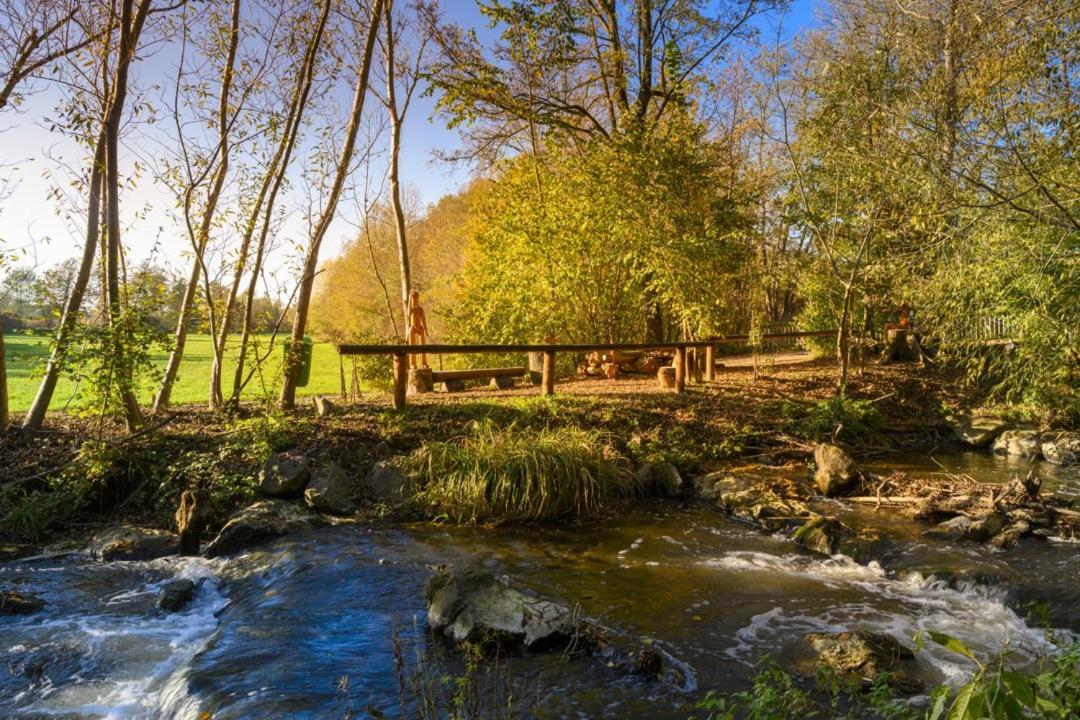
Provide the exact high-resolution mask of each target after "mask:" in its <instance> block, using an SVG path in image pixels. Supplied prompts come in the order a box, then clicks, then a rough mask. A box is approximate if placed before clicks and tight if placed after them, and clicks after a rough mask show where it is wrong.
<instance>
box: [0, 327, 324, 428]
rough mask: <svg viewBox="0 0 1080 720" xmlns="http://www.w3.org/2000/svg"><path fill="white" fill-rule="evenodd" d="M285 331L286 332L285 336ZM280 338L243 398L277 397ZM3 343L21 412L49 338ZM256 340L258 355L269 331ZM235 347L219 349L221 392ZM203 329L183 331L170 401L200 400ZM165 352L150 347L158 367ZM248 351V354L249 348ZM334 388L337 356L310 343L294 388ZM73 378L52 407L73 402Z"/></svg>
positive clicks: (205, 350)
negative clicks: (303, 376)
mask: <svg viewBox="0 0 1080 720" xmlns="http://www.w3.org/2000/svg"><path fill="white" fill-rule="evenodd" d="M286 337H287V336H286ZM284 340H285V338H283V337H281V336H279V337H278V338H277V341H276V342H275V347H274V350H273V352H272V353H270V358H269V359H268V360H267V363H266V365H265V366H264V368H263V372H262V375H261V376H260V375H258V374H256V376H255V377H253V378H252V379H251V382H249V383H248V385H247V387H246V388H244V398H246V399H256V398H261V397H267V396H270V397H274V398H276V397H277V393H278V391H279V390H280V389H281V360H282V354H283V353H282V350H281V345H282V344H283V342H284ZM4 341H5V344H6V349H7V371H8V392H9V394H10V405H11V411H12V412H24V411H25V410H26V409H27V408H29V407H30V403H31V402H32V401H33V399H34V394H35V393H36V392H37V388H38V383H39V382H40V380H41V373H42V371H43V369H44V367H45V362H46V360H48V357H49V342H50V338H47V337H36V336H28V335H19V334H11V335H6V336H5V337H4ZM254 341H255V342H256V343H257V344H258V348H259V353H260V355H261V354H263V353H265V352H266V347H267V343H268V342H269V341H270V336H269V335H260V336H256V337H255V338H254ZM234 355H235V353H234V348H233V347H232V346H230V347H228V348H227V349H226V352H225V374H224V378H223V383H222V384H223V388H222V390H223V392H224V393H225V394H226V396H227V395H228V394H229V391H230V390H231V389H232V378H233V372H234V368H235V367H236V364H235V356H234ZM213 356H214V354H213V351H212V350H211V344H210V336H209V335H191V336H189V337H188V341H187V348H186V350H185V352H184V361H183V363H181V365H180V375H179V377H178V378H177V379H176V386H175V387H174V388H173V393H172V401H173V402H174V403H192V402H206V397H207V394H208V390H207V388H208V387H209V383H210V365H211V363H212V362H213ZM167 357H168V354H167V353H166V352H165V351H164V350H162V349H160V348H158V349H156V351H155V353H154V361H155V363H156V364H157V365H158V367H161V368H164V366H165V361H166V359H167ZM249 357H250V354H249ZM156 389H157V388H156V385H155V386H148V387H146V388H143V390H142V392H141V393H140V399H141V400H142V401H143V402H144V403H149V402H150V401H151V400H152V399H153V394H154V391H155V390H156ZM339 390H340V384H339V380H338V360H337V352H336V351H335V349H334V346H333V345H331V344H329V343H315V348H314V353H313V356H312V366H311V380H310V381H309V382H308V384H307V387H303V388H299V393H301V394H304V395H315V394H322V395H335V394H337V393H338V392H339ZM75 392H76V388H75V384H74V383H73V382H72V381H71V379H70V378H68V377H61V379H60V382H59V383H58V384H57V386H56V394H55V395H54V396H53V401H52V408H51V409H52V410H63V409H64V408H66V407H69V406H70V407H75V403H77V399H76V397H75Z"/></svg>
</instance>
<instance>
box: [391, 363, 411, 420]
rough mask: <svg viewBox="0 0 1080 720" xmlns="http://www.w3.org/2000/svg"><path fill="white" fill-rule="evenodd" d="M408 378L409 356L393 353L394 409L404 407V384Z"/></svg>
mask: <svg viewBox="0 0 1080 720" xmlns="http://www.w3.org/2000/svg"><path fill="white" fill-rule="evenodd" d="M408 376H409V356H408V355H406V354H405V353H394V409H395V410H400V409H402V408H403V407H405V382H406V380H407V379H408Z"/></svg>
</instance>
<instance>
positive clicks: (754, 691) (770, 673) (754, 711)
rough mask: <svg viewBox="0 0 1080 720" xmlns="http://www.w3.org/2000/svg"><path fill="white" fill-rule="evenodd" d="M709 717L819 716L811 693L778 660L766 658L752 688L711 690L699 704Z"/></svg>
mask: <svg viewBox="0 0 1080 720" xmlns="http://www.w3.org/2000/svg"><path fill="white" fill-rule="evenodd" d="M698 709H699V710H704V711H706V712H707V713H708V714H707V715H706V716H705V717H706V718H707V720H735V718H745V719H746V720H796V719H797V718H812V717H818V716H819V713H818V712H817V708H816V704H815V703H814V702H813V700H812V698H811V696H810V694H809V693H808V692H807V691H805V690H803V689H802V688H800V687H798V685H796V684H795V680H794V678H792V677H791V675H790V674H788V673H786V672H784V670H782V669H781V668H780V667H779V666H778V665H776V663H775V662H773V661H771V660H766V661H765V662H764V663H763V664H762V666H761V667H760V668H759V669H758V672H757V674H756V675H755V676H754V681H753V685H752V686H751V688H750V689H749V690H744V691H742V692H737V693H731V694H720V693H715V692H711V691H710V692H709V693H708V694H707V695H706V696H705V698H704V699H703V700H701V701H700V702H699V703H698Z"/></svg>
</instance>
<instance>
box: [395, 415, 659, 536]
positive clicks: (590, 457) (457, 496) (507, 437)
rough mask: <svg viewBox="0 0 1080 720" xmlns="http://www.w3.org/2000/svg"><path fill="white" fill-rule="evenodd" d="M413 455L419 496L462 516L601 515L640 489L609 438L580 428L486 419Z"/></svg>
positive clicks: (438, 512) (484, 519)
mask: <svg viewBox="0 0 1080 720" xmlns="http://www.w3.org/2000/svg"><path fill="white" fill-rule="evenodd" d="M413 462H414V465H415V469H416V471H417V472H418V473H419V475H420V477H421V481H422V489H421V490H420V492H419V493H418V495H417V498H416V499H417V502H418V503H419V504H420V505H422V506H424V507H426V508H427V509H428V511H429V512H430V513H431V514H433V515H435V516H445V517H448V518H450V519H451V520H453V521H454V522H458V523H488V522H534V521H541V520H552V519H556V518H561V517H567V516H579V517H581V516H589V515H595V514H597V513H600V512H602V511H603V510H605V509H607V508H609V507H611V506H612V505H613V504H614V503H617V502H619V501H622V500H625V499H627V498H629V497H631V496H633V495H634V494H636V493H637V492H638V491H639V488H638V481H637V480H636V479H635V477H634V475H633V473H631V472H630V466H629V463H628V462H627V460H626V459H625V458H624V457H622V456H621V455H619V454H618V453H616V452H615V451H614V450H613V449H612V448H611V447H610V445H609V440H608V438H606V437H604V436H603V435H601V434H599V433H596V432H590V431H587V430H582V429H579V428H574V427H558V428H540V429H533V428H524V427H517V426H515V425H513V424H511V425H510V426H507V427H499V426H497V425H495V424H494V423H490V422H479V423H476V424H475V425H474V427H473V429H472V432H471V433H470V434H469V435H467V436H465V437H463V438H459V439H456V440H452V441H447V442H428V443H425V444H424V445H423V447H421V448H420V450H419V451H418V452H417V453H416V455H415V456H414V459H413Z"/></svg>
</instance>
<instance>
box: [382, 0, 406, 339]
mask: <svg viewBox="0 0 1080 720" xmlns="http://www.w3.org/2000/svg"><path fill="white" fill-rule="evenodd" d="M393 16H394V13H393V0H387V6H386V12H385V13H383V17H384V18H385V20H386V108H387V113H388V114H389V116H390V203H391V205H392V206H393V209H394V229H395V234H396V237H397V246H398V264H399V267H400V272H401V309H402V318H403V324H402V329H403V331H404V332H405V333H406V334H407V333H408V331H409V329H408V324H409V293H410V292H411V291H412V274H411V272H410V269H409V246H408V242H407V238H406V237H405V211H404V209H403V208H402V204H401V178H400V175H399V165H400V163H399V155H400V154H401V126H402V121H403V118H402V117H401V116H400V115H398V106H397V92H396V89H395V87H394V17H393ZM406 340H407V338H406Z"/></svg>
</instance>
